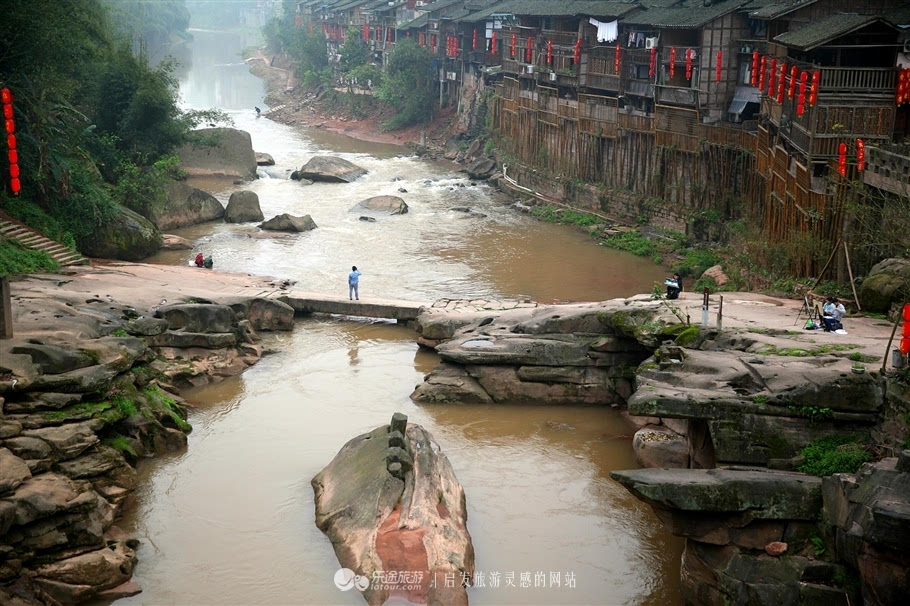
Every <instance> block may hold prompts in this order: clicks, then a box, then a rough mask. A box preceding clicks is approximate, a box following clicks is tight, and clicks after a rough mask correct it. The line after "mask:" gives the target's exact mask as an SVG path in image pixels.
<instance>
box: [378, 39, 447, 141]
mask: <svg viewBox="0 0 910 606" xmlns="http://www.w3.org/2000/svg"><path fill="white" fill-rule="evenodd" d="M435 76H436V73H435V69H434V67H433V57H432V55H431V54H430V52H429V51H428V50H427V49H425V48H420V47H419V46H417V44H416V43H415V42H414V41H413V40H411V39H410V38H405V39H403V40H399V41H398V42H396V43H395V47H394V48H393V49H392V51H391V53H390V55H389V60H388V64H387V66H386V71H385V74H384V75H383V79H382V84H381V85H380V87H379V91H378V92H377V96H378V97H379V99H380V100H382V101H383V102H384V103H387V104H389V105H391V106H392V107H394V108H395V109H396V112H395V115H394V116H392V117H391V118H390V119H389V120H387V121H386V122H385V123H384V124H383V128H384V129H386V130H396V129H399V128H404V127H406V126H411V125H412V124H418V123H421V122H427V121H429V120H430V119H431V118H432V117H433V113H434V111H435V101H436V99H435V97H436V95H435V85H436V78H435Z"/></svg>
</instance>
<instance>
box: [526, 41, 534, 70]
mask: <svg viewBox="0 0 910 606" xmlns="http://www.w3.org/2000/svg"><path fill="white" fill-rule="evenodd" d="M533 46H534V40H533V39H532V38H531V37H530V36H528V48H526V49H525V63H530V62H531V59H533V56H532V55H531V53H532V48H533Z"/></svg>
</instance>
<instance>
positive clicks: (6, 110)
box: [3, 104, 13, 120]
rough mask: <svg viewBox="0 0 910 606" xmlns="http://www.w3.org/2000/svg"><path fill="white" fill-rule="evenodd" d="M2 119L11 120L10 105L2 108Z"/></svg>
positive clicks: (11, 108) (11, 111) (11, 107)
mask: <svg viewBox="0 0 910 606" xmlns="http://www.w3.org/2000/svg"><path fill="white" fill-rule="evenodd" d="M3 117H4V118H6V119H7V120H12V119H13V106H12V105H8V104H7V105H4V106H3Z"/></svg>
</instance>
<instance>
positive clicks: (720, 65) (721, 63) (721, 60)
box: [714, 50, 724, 82]
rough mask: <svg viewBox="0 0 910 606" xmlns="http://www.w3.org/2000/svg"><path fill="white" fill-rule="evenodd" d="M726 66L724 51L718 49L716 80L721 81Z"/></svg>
mask: <svg viewBox="0 0 910 606" xmlns="http://www.w3.org/2000/svg"><path fill="white" fill-rule="evenodd" d="M723 67H724V51H722V50H719V51H717V65H716V67H715V71H714V80H715V81H716V82H720V77H721V73H722V72H723Z"/></svg>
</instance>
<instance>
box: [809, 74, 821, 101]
mask: <svg viewBox="0 0 910 606" xmlns="http://www.w3.org/2000/svg"><path fill="white" fill-rule="evenodd" d="M821 77H822V75H821V72H817V71H816V72H812V86H811V87H810V88H809V105H815V103H816V101H818V83H819V80H821Z"/></svg>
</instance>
